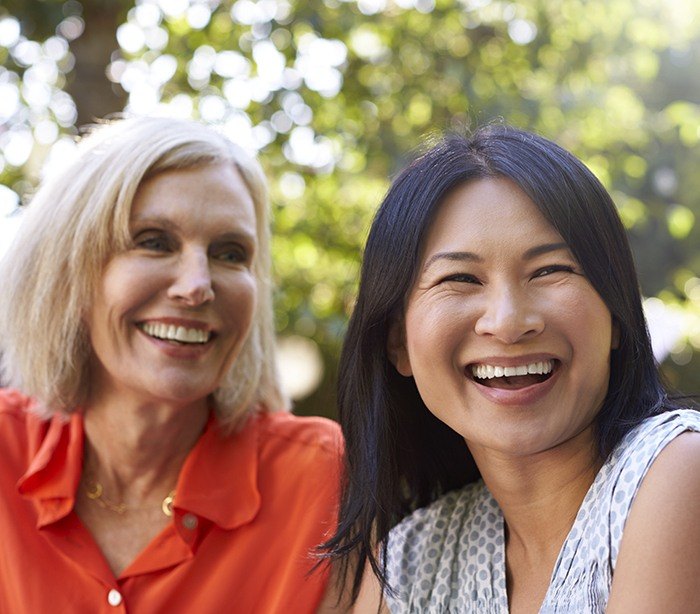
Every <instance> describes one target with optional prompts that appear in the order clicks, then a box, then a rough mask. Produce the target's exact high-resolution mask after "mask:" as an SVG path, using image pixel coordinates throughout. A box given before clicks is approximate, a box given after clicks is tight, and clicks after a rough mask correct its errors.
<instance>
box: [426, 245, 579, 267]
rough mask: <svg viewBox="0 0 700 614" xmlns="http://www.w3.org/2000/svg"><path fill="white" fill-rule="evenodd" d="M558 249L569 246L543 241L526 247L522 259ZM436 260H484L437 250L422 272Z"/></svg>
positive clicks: (468, 254) (465, 253) (528, 258)
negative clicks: (540, 243)
mask: <svg viewBox="0 0 700 614" xmlns="http://www.w3.org/2000/svg"><path fill="white" fill-rule="evenodd" d="M560 250H566V251H569V246H568V245H567V244H566V243H564V242H563V241H562V242H559V243H544V244H542V245H536V246H535V247H531V248H530V249H528V250H527V251H526V252H525V253H524V254H523V260H525V261H528V260H532V259H534V258H537V257H538V256H542V255H544V254H549V253H551V252H558V251H560ZM438 260H448V261H451V262H483V261H484V259H483V258H482V257H481V256H479V254H475V253H474V252H438V253H437V254H433V255H432V256H431V257H430V258H428V261H427V262H426V263H425V265H424V266H423V272H425V271H427V270H428V269H429V268H430V267H431V266H432V265H433V263H434V262H436V261H438Z"/></svg>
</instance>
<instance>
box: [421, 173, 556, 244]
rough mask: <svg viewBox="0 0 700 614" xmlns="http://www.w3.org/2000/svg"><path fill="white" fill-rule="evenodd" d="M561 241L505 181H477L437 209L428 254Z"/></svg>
mask: <svg viewBox="0 0 700 614" xmlns="http://www.w3.org/2000/svg"><path fill="white" fill-rule="evenodd" d="M561 241H562V237H561V236H560V235H559V233H558V232H557V230H556V229H555V228H554V226H552V225H551V224H550V223H549V221H548V220H547V219H546V218H545V217H544V215H543V214H542V212H541V211H540V210H539V209H538V207H537V205H535V203H534V202H532V200H530V198H529V197H528V196H527V195H526V194H525V192H523V190H522V189H521V188H520V187H519V186H518V185H517V184H516V183H515V182H513V181H511V180H510V179H507V178H504V177H495V178H483V179H476V180H473V181H469V182H467V183H464V184H462V185H460V186H458V187H456V188H455V189H453V190H452V191H451V192H450V193H448V194H447V196H446V197H445V198H444V199H443V201H442V202H441V203H440V205H439V206H438V209H437V212H436V214H435V216H434V218H433V220H432V221H431V224H430V227H429V229H428V234H427V237H426V241H425V250H424V251H426V252H430V251H432V250H435V249H446V248H455V249H457V248H464V247H465V244H468V245H469V247H470V248H472V249H473V248H478V247H481V248H483V249H488V250H490V251H497V250H498V249H504V248H509V247H512V246H513V245H514V244H517V245H521V244H523V245H524V244H530V243H532V244H534V243H542V242H561Z"/></svg>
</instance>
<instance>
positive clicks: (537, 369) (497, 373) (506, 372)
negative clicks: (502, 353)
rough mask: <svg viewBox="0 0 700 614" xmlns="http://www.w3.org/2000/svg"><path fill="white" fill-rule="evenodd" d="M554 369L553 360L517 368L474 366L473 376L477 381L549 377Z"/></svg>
mask: <svg viewBox="0 0 700 614" xmlns="http://www.w3.org/2000/svg"><path fill="white" fill-rule="evenodd" d="M553 368H554V361H553V360H544V361H540V362H531V363H529V364H526V365H518V366H517V367H499V366H497V365H472V375H473V376H474V377H476V378H477V379H493V378H494V377H513V376H515V375H527V374H528V373H530V374H535V375H547V374H548V373H551V371H552V369H553Z"/></svg>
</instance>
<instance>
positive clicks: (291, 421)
mask: <svg viewBox="0 0 700 614" xmlns="http://www.w3.org/2000/svg"><path fill="white" fill-rule="evenodd" d="M258 423H259V428H260V434H261V438H262V440H263V442H265V441H267V442H270V443H274V442H277V443H287V444H289V445H292V446H295V447H310V448H318V449H319V450H323V451H326V452H328V453H329V454H338V453H339V452H341V451H342V448H343V444H342V442H343V438H342V435H341V431H340V425H339V424H338V423H337V422H334V421H333V420H329V419H328V418H321V417H319V416H303V417H302V416H295V415H294V414H290V413H288V412H269V413H263V414H260V415H259V416H258Z"/></svg>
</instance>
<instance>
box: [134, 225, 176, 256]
mask: <svg viewBox="0 0 700 614" xmlns="http://www.w3.org/2000/svg"><path fill="white" fill-rule="evenodd" d="M134 246H135V247H137V248H139V249H145V250H149V251H155V252H166V251H170V249H171V248H172V241H171V240H170V238H169V237H168V235H167V234H165V233H164V232H162V231H155V230H146V231H143V232H140V233H139V234H137V235H136V237H134Z"/></svg>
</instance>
